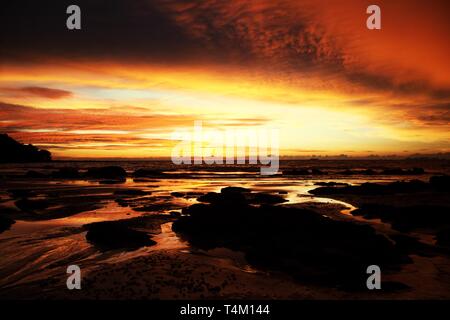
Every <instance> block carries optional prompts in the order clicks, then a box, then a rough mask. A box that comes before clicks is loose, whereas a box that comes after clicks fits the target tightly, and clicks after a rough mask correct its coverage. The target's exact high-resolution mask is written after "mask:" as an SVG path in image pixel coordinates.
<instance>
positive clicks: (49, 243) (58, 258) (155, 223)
mask: <svg viewBox="0 0 450 320" xmlns="http://www.w3.org/2000/svg"><path fill="white" fill-rule="evenodd" d="M78 165H79V164H78ZM128 165H129V166H131V168H132V167H133V165H134V164H128ZM35 169H36V170H38V169H39V168H35ZM42 170H43V171H45V170H54V169H42ZM339 170H341V169H339ZM327 171H328V174H327V175H326V176H325V175H323V176H312V175H309V176H306V177H305V176H292V175H287V176H282V175H279V176H274V177H264V178H262V177H260V176H255V175H253V173H252V172H247V171H243V172H240V171H239V170H234V171H233V170H229V171H226V172H223V171H219V172H215V171H213V170H206V171H202V170H193V171H191V172H187V171H185V172H184V171H183V170H180V171H178V172H173V173H166V175H165V176H164V177H162V176H160V177H158V176H152V177H148V178H146V177H140V178H139V179H138V178H136V177H127V178H126V179H124V180H123V181H120V182H118V181H108V183H107V184H103V183H102V182H101V181H98V180H83V179H76V180H73V179H53V178H52V179H47V178H45V179H34V180H33V179H26V178H23V172H24V171H23V170H20V168H16V169H11V168H8V170H6V173H5V172H3V174H6V175H7V176H8V179H7V180H3V182H2V184H1V188H0V197H1V198H0V199H1V200H0V207H1V210H2V213H4V214H5V215H8V216H11V217H14V220H15V223H14V224H12V225H11V226H10V227H9V229H8V230H5V231H4V232H2V233H0V252H1V254H2V259H1V261H0V275H1V280H0V296H1V297H8V296H11V297H12V296H16V297H17V296H20V295H21V294H23V293H24V292H25V293H26V295H27V296H28V297H31V296H32V295H33V294H36V292H37V291H36V290H38V289H39V290H44V292H46V294H47V295H48V297H66V298H70V297H68V296H67V293H64V292H63V291H61V290H63V288H64V280H65V269H64V268H65V267H66V266H67V265H69V264H79V265H80V266H82V270H83V272H84V273H83V274H84V276H85V278H86V281H87V282H88V283H91V284H92V286H93V287H95V288H96V289H95V290H94V289H93V291H89V292H85V294H86V296H85V297H87V298H89V297H94V296H97V295H98V294H99V291H98V290H101V287H99V285H100V284H99V283H95V284H94V282H96V281H97V280H98V279H97V278H98V277H99V276H98V274H104V275H105V276H107V275H108V274H110V275H115V276H114V277H116V276H117V279H116V280H111V281H116V282H117V281H120V280H119V279H121V278H123V279H125V280H126V281H130V279H129V277H130V275H127V274H126V273H122V274H121V275H118V273H119V274H120V271H119V270H122V269H117V268H119V266H120V268H123V267H125V266H127V268H132V270H135V271H136V273H137V274H138V275H139V274H142V273H144V270H145V268H142V267H141V268H140V267H139V261H147V260H148V262H149V263H150V262H151V263H158V264H160V265H159V266H158V269H157V270H153V271H154V272H156V273H155V274H158V275H159V276H160V277H161V278H160V281H163V282H164V281H168V283H169V282H170V281H172V280H170V279H171V277H170V276H169V275H168V274H167V272H170V270H172V271H173V268H174V265H179V264H180V263H181V261H184V262H186V263H189V264H190V265H189V266H186V267H185V268H180V270H183V272H185V274H183V277H189V276H190V275H189V274H188V273H186V272H188V271H189V270H192V266H193V265H195V264H197V263H203V264H204V265H205V267H204V268H206V269H205V270H204V271H203V272H205V274H198V273H197V272H195V274H196V276H198V277H199V279H198V280H199V281H206V280H205V279H207V278H208V277H207V274H208V272H211V270H215V272H219V273H220V272H221V273H223V276H225V277H229V279H228V280H226V281H225V280H223V282H221V283H222V284H221V285H220V288H219V289H217V288H216V286H212V285H210V284H208V285H205V288H207V289H202V290H201V291H202V293H200V291H198V295H197V292H196V291H195V290H194V291H191V292H184V294H179V292H178V293H177V288H176V287H172V289H170V285H168V289H167V290H168V291H167V290H166V289H164V288H163V287H164V286H163V285H161V284H160V285H159V286H158V287H159V288H160V289H159V290H160V291H158V292H156V291H155V292H153V291H151V290H150V291H151V292H150V293H148V297H150V298H151V297H153V298H164V297H167V298H176V297H179V298H180V297H185V298H191V297H192V298H194V297H196V296H198V297H201V295H203V297H208V296H221V297H224V296H226V295H229V297H238V296H242V295H244V297H247V298H256V297H261V296H264V294H263V293H262V292H261V291H258V290H262V288H267V287H266V286H267V285H273V282H274V281H279V283H280V286H279V289H277V290H275V291H274V296H276V297H278V298H286V297H297V298H302V297H303V298H304V297H310V298H315V297H321V298H342V297H348V296H349V295H351V294H350V293H347V292H345V291H339V290H338V291H335V290H334V289H330V288H327V289H323V288H321V287H320V286H319V287H317V286H316V284H306V282H304V281H303V282H302V281H299V282H297V280H292V279H291V278H289V275H286V274H283V273H280V272H279V271H276V270H275V271H273V272H268V270H267V269H266V268H259V267H258V266H255V265H254V264H252V263H250V262H249V261H248V259H247V257H246V253H245V252H244V251H241V250H239V249H238V248H231V249H230V248H227V247H215V248H212V249H208V250H204V249H202V248H198V247H197V246H195V245H194V244H192V242H191V241H190V240H189V239H184V238H183V237H180V235H179V234H177V233H175V232H174V231H173V230H172V224H173V223H174V222H173V221H176V220H177V219H179V217H180V215H185V214H186V213H185V211H184V210H183V209H184V208H187V207H189V206H192V205H194V204H198V203H199V202H200V201H199V200H200V199H202V198H201V197H204V196H205V195H208V194H210V196H208V197H206V198H205V199H215V198H214V197H215V196H214V193H216V194H220V193H221V190H223V188H226V187H230V186H233V187H242V188H247V189H249V190H251V197H250V198H249V199H248V200H249V201H250V203H249V205H250V206H251V207H252V206H256V207H258V206H260V205H262V204H258V202H255V201H272V200H274V199H277V198H283V199H285V202H284V203H279V204H276V203H273V204H271V205H274V206H282V207H286V208H293V209H299V210H311V211H313V212H316V213H318V214H320V215H321V216H323V217H324V218H330V219H332V220H336V221H344V222H346V221H349V222H353V223H356V224H368V225H370V226H372V227H373V228H374V229H375V230H376V232H377V233H378V234H381V235H386V236H387V237H388V238H389V237H391V236H394V237H395V236H396V235H397V234H399V232H398V231H396V230H392V228H391V225H390V224H389V223H386V222H384V221H381V220H379V219H378V220H377V219H366V218H365V217H363V216H360V215H353V214H352V213H353V212H354V211H355V210H357V209H358V204H359V203H358V202H357V201H356V202H355V201H353V199H352V198H351V197H347V198H348V199H347V198H345V197H339V196H335V195H330V196H327V195H322V194H321V195H314V194H311V193H310V191H312V190H314V189H316V188H318V187H319V186H318V184H320V185H329V184H330V183H333V184H334V183H337V184H341V185H351V186H358V185H361V184H362V183H365V182H367V181H370V182H372V183H381V184H386V183H389V182H393V181H397V180H407V179H408V178H411V179H417V178H419V179H422V180H423V181H427V179H429V177H430V176H431V174H429V175H420V176H413V177H407V176H404V175H402V176H396V175H378V176H373V177H372V176H371V177H368V176H367V175H364V174H361V175H358V174H353V175H351V176H349V175H348V174H347V175H344V174H342V171H339V172H337V173H336V174H330V173H329V172H330V171H331V170H330V169H327ZM80 172H81V173H82V172H83V170H80ZM127 172H132V170H130V168H127ZM338 173H339V174H338ZM152 175H155V173H154V172H152ZM192 175H194V176H192ZM260 195H261V196H260ZM269 195H270V196H269ZM253 198H254V199H253ZM252 199H253V200H252ZM377 199H379V198H377ZM207 201H210V200H207ZM377 201H378V200H377ZM44 204H45V205H44ZM18 205H20V208H18ZM39 205H40V206H39ZM163 217H166V218H163ZM280 219H281V217H280ZM105 221H110V222H111V223H112V224H111V226H112V227H113V229H112V230H116V228H117V227H118V226H120V228H119V229H117V230H132V231H133V230H136V231H137V232H142V233H143V234H144V235H145V234H146V235H148V237H149V238H151V240H152V241H154V242H155V244H154V245H150V246H143V247H139V248H136V249H133V250H121V249H115V248H113V249H107V250H104V248H103V249H102V250H100V249H99V247H98V246H97V244H96V242H89V241H87V240H86V234H87V232H89V230H90V229H89V228H88V227H86V226H89V225H96V223H102V222H105ZM108 228H109V227H108ZM105 230H106V232H109V231H108V230H109V229H105ZM133 232H134V231H133ZM111 236H112V237H115V236H117V235H116V234H111ZM410 236H418V238H419V239H421V241H424V243H427V244H430V245H431V244H433V241H430V239H432V238H430V236H429V235H427V234H426V233H425V234H417V231H414V232H413V233H411V234H410ZM391 241H392V240H391ZM408 241H409V240H408ZM393 243H395V241H393ZM408 243H409V242H408ZM285 246H286V247H289V246H295V244H294V243H286V244H285ZM408 250H412V249H411V248H409V249H408ZM422 251H423V250H422ZM417 252H419V251H417ZM417 252H416V253H415V254H419V255H421V253H420V252H419V253H417ZM412 257H413V261H412V262H413V263H412V265H411V264H407V265H406V266H405V267H403V269H406V270H409V271H408V272H409V273H408V274H409V275H410V277H407V276H405V274H401V275H400V273H398V272H397V273H394V274H391V275H388V279H390V280H392V281H394V282H395V281H399V279H402V282H403V283H407V284H408V286H409V287H410V288H412V289H410V290H406V291H401V290H400V292H397V293H387V294H386V295H385V296H381V298H383V297H386V298H395V297H402V298H404V297H435V298H439V297H443V296H446V295H448V293H449V292H450V288H448V286H447V285H445V283H442V282H439V281H437V280H436V279H434V278H432V279H429V280H428V281H431V282H433V284H434V285H435V288H436V289H435V291H434V293H433V294H431V293H430V292H429V290H425V289H421V287H420V284H419V283H418V281H417V280H414V278H416V279H417V278H420V274H421V272H422V271H421V269H420V268H418V267H417V266H419V265H424V264H425V265H426V266H427V271H424V272H427V274H429V273H430V272H431V273H435V272H437V271H436V270H437V269H436V268H433V267H432V266H431V265H430V264H429V263H428V262H429V261H431V260H433V259H434V260H433V261H435V262H436V264H437V265H439V268H442V267H443V268H444V269H450V268H449V267H448V266H449V265H450V264H449V259H448V258H446V257H445V255H444V256H442V255H438V256H434V257H433V258H431V257H430V258H427V259H425V260H424V258H421V257H416V256H414V255H413V256H412ZM114 266H117V268H116V267H114ZM206 266H208V267H206ZM414 266H416V267H414ZM151 268H156V266H153V267H151ZM208 268H209V270H208ZM110 269H111V270H110ZM202 270H203V269H202ZM244 274H249V275H251V278H248V277H249V276H245V275H244ZM133 277H136V275H135V276H132V280H131V282H133V281H137V280H136V279H134V278H133ZM150 277H152V275H151V274H145V275H144V274H142V279H143V280H142V281H144V282H146V283H149V282H151V283H154V284H155V281H156V279H155V278H151V279H150ZM96 279H97V280H96ZM133 279H134V280H133ZM164 279H166V280H164ZM200 279H202V280H200ZM249 279H251V280H249ZM185 280H186V281H187V282H189V281H190V280H189V281H188V280H187V279H185ZM174 281H175V280H174ZM211 281H212V280H211ZM240 281H248V283H247V285H246V288H245V290H246V292H245V293H242V292H241V290H242V288H239V284H238V283H239V282H240ZM175 283H177V282H176V281H175V282H174V284H173V286H178V285H180V284H179V283H178V284H175ZM224 283H225V285H223V284H224ZM260 284H263V285H262V286H261V285H260ZM109 285H113V284H111V283H109V284H107V285H106V284H105V287H106V286H109ZM115 285H119V283H116V284H115ZM155 285H156V284H155ZM222 286H224V287H223V288H222ZM194 288H195V286H194ZM294 288H296V289H294ZM178 289H180V288H178ZM198 290H200V289H198ZM204 290H206V291H205V292H203V291H204ZM264 290H266V289H264ZM311 290H313V291H314V294H313V293H311V294H308V293H307V292H310V291H311ZM111 292H116V293H115V294H116V295H117V296H114V295H113V296H109V297H116V298H117V297H118V298H127V297H128V298H129V297H139V295H137V294H136V295H132V296H126V295H129V294H131V293H127V294H125V293H123V292H122V293H119V292H117V291H111ZM294 292H297V293H296V294H295V293H294ZM111 294H112V293H111ZM44 295H45V294H44ZM428 295H429V296H428ZM106 297H108V296H106ZM361 297H364V294H363V295H361Z"/></svg>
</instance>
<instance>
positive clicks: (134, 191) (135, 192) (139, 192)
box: [114, 189, 151, 196]
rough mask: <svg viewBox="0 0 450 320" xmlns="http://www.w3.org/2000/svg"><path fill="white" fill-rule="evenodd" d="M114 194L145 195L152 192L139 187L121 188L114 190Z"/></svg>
mask: <svg viewBox="0 0 450 320" xmlns="http://www.w3.org/2000/svg"><path fill="white" fill-rule="evenodd" d="M114 194H115V195H118V196H145V195H149V194H151V192H150V191H144V190H139V189H121V190H116V191H114Z"/></svg>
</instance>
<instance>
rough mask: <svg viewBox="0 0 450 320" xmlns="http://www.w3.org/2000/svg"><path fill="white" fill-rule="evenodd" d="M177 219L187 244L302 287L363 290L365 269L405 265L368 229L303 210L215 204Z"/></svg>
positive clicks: (400, 255)
mask: <svg viewBox="0 0 450 320" xmlns="http://www.w3.org/2000/svg"><path fill="white" fill-rule="evenodd" d="M222 196H225V195H222ZM183 214H184V215H183V216H182V217H180V218H179V219H178V220H177V221H175V222H174V223H173V230H174V231H175V232H177V233H178V234H179V235H180V236H181V237H183V238H185V239H186V240H188V241H189V242H191V244H192V245H194V246H196V247H199V248H202V249H205V250H208V249H213V248H220V247H225V248H229V249H232V250H238V251H242V252H244V253H245V255H246V259H247V261H248V262H249V263H251V264H252V265H254V266H257V267H259V268H262V269H267V270H273V271H282V272H286V273H288V274H290V275H292V276H293V277H295V278H296V279H299V280H301V281H304V282H313V283H317V284H324V285H329V286H333V287H335V286H338V287H342V288H352V289H355V288H360V289H366V279H367V274H366V269H367V266H369V265H371V264H377V265H379V266H380V267H381V268H382V270H386V271H388V270H392V269H397V268H398V267H399V266H400V265H401V264H403V263H409V262H410V261H411V260H410V259H409V258H408V257H407V255H406V254H404V253H402V252H401V251H400V250H398V249H397V248H396V246H395V245H394V244H393V243H392V242H390V241H389V240H388V239H387V238H385V237H384V236H382V235H379V234H377V233H376V232H375V230H374V229H373V228H372V227H370V226H368V225H359V224H355V223H351V222H343V221H335V220H332V219H330V218H327V217H323V216H322V215H320V214H317V213H315V212H312V211H309V210H302V209H296V208H289V207H283V206H265V205H263V206H260V207H255V206H251V205H249V204H247V203H245V202H235V203H232V204H231V203H228V205H227V206H224V205H223V202H222V201H219V202H215V203H212V204H194V205H192V206H190V207H188V208H185V209H183Z"/></svg>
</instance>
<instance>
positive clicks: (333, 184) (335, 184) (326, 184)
mask: <svg viewBox="0 0 450 320" xmlns="http://www.w3.org/2000/svg"><path fill="white" fill-rule="evenodd" d="M314 185H316V186H323V187H346V186H349V184H348V183H345V182H334V181H330V182H316V183H314Z"/></svg>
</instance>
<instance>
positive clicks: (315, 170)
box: [311, 168, 327, 175]
mask: <svg viewBox="0 0 450 320" xmlns="http://www.w3.org/2000/svg"><path fill="white" fill-rule="evenodd" d="M311 174H314V175H325V174H327V173H326V172H324V171H322V170H320V169H317V168H313V169H311Z"/></svg>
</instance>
